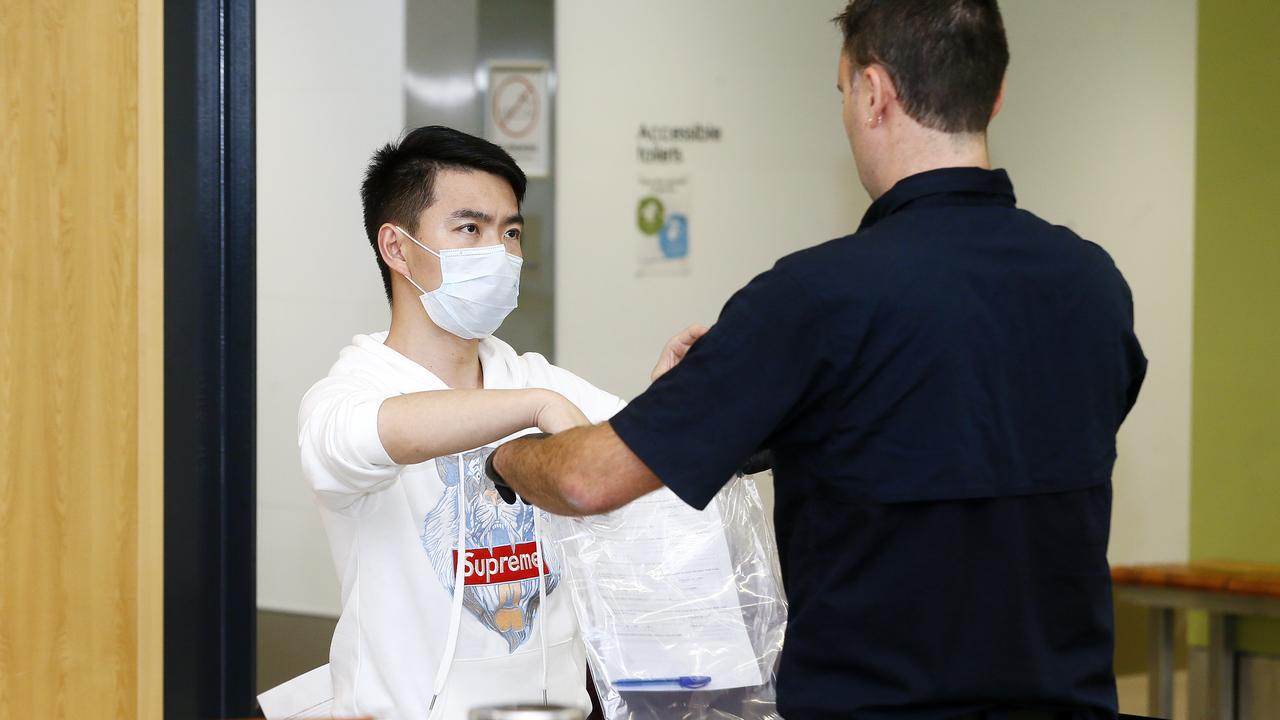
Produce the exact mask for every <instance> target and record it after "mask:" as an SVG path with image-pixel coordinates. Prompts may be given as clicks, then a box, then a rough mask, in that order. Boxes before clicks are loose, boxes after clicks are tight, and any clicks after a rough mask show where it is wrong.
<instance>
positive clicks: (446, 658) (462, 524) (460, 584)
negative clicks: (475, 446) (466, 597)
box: [427, 453, 545, 715]
mask: <svg viewBox="0 0 1280 720" xmlns="http://www.w3.org/2000/svg"><path fill="white" fill-rule="evenodd" d="M457 457H458V542H457V548H458V550H457V552H458V560H457V562H456V563H455V564H454V568H453V605H452V606H451V607H450V608H449V639H448V641H447V642H446V643H445V646H444V655H443V656H442V657H441V658H440V667H439V669H437V670H436V683H435V687H434V689H433V690H432V693H431V704H430V705H428V706H427V713H428V715H429V714H430V713H431V710H432V709H433V708H434V707H435V706H436V700H438V699H439V698H440V694H441V693H442V692H444V685H445V682H446V681H448V679H449V670H450V669H452V667H453V656H454V654H455V651H456V650H457V649H458V629H459V628H460V627H461V625H462V593H463V591H464V589H465V584H466V578H465V577H464V573H463V571H462V570H463V562H464V561H465V559H466V556H467V548H466V540H467V482H466V478H467V475H466V473H467V468H466V466H465V465H464V464H463V463H464V460H463V457H462V453H458V456H457ZM535 527H536V521H535ZM543 685H544V687H545V683H544V684H543Z"/></svg>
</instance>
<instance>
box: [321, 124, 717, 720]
mask: <svg viewBox="0 0 1280 720" xmlns="http://www.w3.org/2000/svg"><path fill="white" fill-rule="evenodd" d="M524 190H525V177H524V173H522V172H521V171H520V169H519V168H518V167H517V166H516V164H515V162H514V161H513V160H512V159H511V157H510V156H509V155H507V153H506V152H504V151H503V150H502V149H501V148H499V147H498V146H496V145H493V144H491V143H489V142H486V141H484V140H481V139H479V138H476V137H472V136H470V135H466V134H464V133H461V132H458V131H455V130H451V129H448V128H443V127H423V128H418V129H417V130H414V131H412V132H411V133H409V134H408V135H407V136H405V137H404V139H403V140H401V141H400V142H399V143H393V144H389V145H387V146H385V147H384V148H382V149H381V150H379V151H378V152H377V153H375V154H374V156H373V159H372V161H371V163H370V165H369V168H368V171H367V173H366V175H365V179H364V184H363V186H362V197H363V201H364V221H365V229H366V232H367V234H368V238H369V242H370V244H371V246H372V248H373V250H374V254H375V257H376V259H377V264H378V267H379V269H380V270H381V273H382V279H383V285H384V288H385V290H386V293H387V298H388V300H389V301H390V303H391V328H390V330H389V331H388V332H381V333H374V334H371V335H358V336H356V337H355V338H354V340H353V341H352V344H351V345H350V346H348V347H346V348H345V349H343V350H342V352H341V353H340V354H339V357H338V361H337V363H336V364H335V365H334V366H333V368H332V369H331V370H330V372H329V375H328V376H327V377H326V378H324V379H323V380H321V381H320V382H318V383H316V384H315V385H314V386H313V387H312V388H311V390H310V391H308V392H307V394H306V396H305V397H304V398H303V401H302V407H301V410H300V412H299V445H300V447H301V454H302V465H303V470H304V474H305V475H306V477H307V479H308V481H309V482H310V483H311V485H312V487H313V489H314V491H315V493H316V497H317V498H318V500H319V505H320V510H321V515H322V518H323V521H324V525H325V529H326V531H327V533H328V535H329V542H330V545H331V549H332V552H333V558H334V563H335V565H336V566H337V570H338V575H339V578H340V579H341V582H342V603H343V609H342V616H341V618H340V619H339V621H338V627H337V630H336V632H335V633H334V638H333V644H332V649H331V652H330V676H331V679H332V686H333V703H334V704H333V712H334V714H335V715H338V716H353V717H354V716H359V715H377V716H379V717H403V718H410V717H412V718H450V719H451V718H462V717H464V716H465V713H466V711H467V710H468V709H469V708H472V707H475V706H478V705H489V704H494V703H501V702H529V701H550V702H553V703H560V704H566V705H576V706H580V707H584V708H585V707H590V701H589V699H588V696H587V694H586V690H585V687H586V684H585V674H586V666H585V661H584V657H583V650H582V646H581V643H580V642H579V640H578V638H577V629H576V626H575V623H574V619H573V615H572V611H571V608H570V605H569V601H568V598H567V593H566V592H565V590H564V589H563V588H562V587H561V582H562V579H561V576H560V573H559V569H558V568H557V567H556V565H555V562H554V559H553V558H550V557H548V555H547V554H545V553H544V552H543V551H544V547H543V544H542V537H541V525H542V512H541V511H538V510H536V509H535V508H533V507H532V506H530V505H527V504H524V503H523V502H516V503H514V504H508V503H506V502H503V500H502V499H501V498H500V497H499V495H498V493H497V491H496V490H495V488H494V486H493V483H492V482H491V481H489V480H488V479H487V478H486V476H485V474H484V463H485V459H486V458H487V456H488V455H489V453H490V452H492V449H493V447H494V446H496V445H497V444H499V443H500V442H501V441H504V440H506V439H510V438H512V437H515V436H518V435H520V434H524V433H527V432H535V431H538V430H541V431H543V432H548V433H555V432H559V431H562V430H566V429H569V428H572V427H576V426H579V425H586V424H589V423H591V422H601V421H603V420H606V419H608V418H609V417H611V416H612V415H613V414H614V413H615V412H617V411H618V410H619V409H620V408H621V407H622V402H621V401H620V400H619V399H618V398H617V397H615V396H613V395H610V394H609V393H606V392H603V391H601V390H599V389H597V388H595V387H593V386H591V385H590V384H589V383H587V382H586V381H584V380H582V379H581V378H578V377H576V376H574V375H573V374H571V373H569V372H567V371H565V370H562V369H561V368H558V367H555V366H553V365H551V364H550V363H548V362H547V361H546V359H544V358H543V357H542V356H540V355H537V354H534V353H529V354H525V355H519V354H517V353H516V352H515V351H514V350H513V349H512V348H511V347H510V346H509V345H507V344H506V343H504V342H502V341H501V340H499V339H497V338H496V337H494V336H493V333H494V332H495V331H496V330H497V329H498V327H499V326H500V325H501V324H502V321H503V319H504V318H505V317H506V316H507V314H508V313H509V312H510V311H511V310H512V309H514V308H515V306H516V303H517V298H518V295H519V280H520V265H521V255H520V234H521V230H522V219H521V216H520V201H521V199H522V197H523V195H524ZM697 334H698V331H697V330H693V329H691V330H690V331H686V333H682V334H681V335H680V336H677V337H676V338H673V339H672V341H671V342H670V343H669V344H668V346H667V348H666V349H665V350H664V352H663V358H665V360H660V367H659V368H658V369H657V370H655V372H658V371H661V370H662V369H663V367H669V366H670V365H671V364H672V363H674V362H675V360H676V359H677V358H678V357H679V356H680V355H682V354H683V351H684V350H685V349H687V347H688V346H689V345H690V344H691V343H692V340H693V338H694V337H695V336H696V335H697ZM459 550H461V551H459ZM544 558H545V559H547V560H548V562H547V564H546V567H545V569H544V568H543V565H542V560H543V559H544Z"/></svg>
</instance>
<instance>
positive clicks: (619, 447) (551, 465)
mask: <svg viewBox="0 0 1280 720" xmlns="http://www.w3.org/2000/svg"><path fill="white" fill-rule="evenodd" d="M493 467H494V470H496V471H497V473H498V474H499V475H501V476H502V479H503V480H505V481H506V482H507V484H509V485H510V486H511V487H512V489H514V490H515V491H516V492H517V493H519V494H520V496H521V497H523V498H524V499H525V500H526V501H527V502H530V503H533V504H534V505H537V506H538V507H540V508H543V509H544V510H549V511H551V512H553V513H555V514H557V515H597V514H600V513H604V512H609V511H610V510H614V509H617V508H620V507H622V506H623V505H626V504H627V503H629V502H631V501H632V500H635V499H636V498H638V497H640V496H641V495H645V494H648V493H650V492H653V491H654V490H657V489H658V488H660V487H662V481H661V480H659V479H658V477H657V476H656V475H654V474H653V472H652V471H650V470H649V468H648V466H646V465H645V464H644V462H643V461H642V460H640V458H638V457H636V454H635V453H633V452H631V448H629V447H627V445H626V443H624V442H622V439H621V438H619V437H618V434H617V433H615V432H614V431H613V427H612V426H611V425H609V423H601V424H599V425H591V426H587V427H578V428H574V429H572V430H566V431H564V432H562V433H558V434H556V435H552V436H551V437H546V438H539V439H534V438H521V439H518V440H513V441H511V442H509V443H506V444H504V445H501V446H499V447H498V449H497V450H495V451H494V453H493Z"/></svg>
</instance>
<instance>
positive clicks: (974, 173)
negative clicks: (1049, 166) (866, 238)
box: [858, 167, 1016, 230]
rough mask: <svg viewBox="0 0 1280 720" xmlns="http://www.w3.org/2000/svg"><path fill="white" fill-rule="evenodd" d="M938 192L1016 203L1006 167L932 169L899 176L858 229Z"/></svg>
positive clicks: (954, 201)
mask: <svg viewBox="0 0 1280 720" xmlns="http://www.w3.org/2000/svg"><path fill="white" fill-rule="evenodd" d="M937 195H952V196H956V195H968V196H970V197H971V198H972V197H974V196H985V197H983V198H982V199H981V202H980V203H979V204H984V205H1004V206H1006V207H1014V204H1015V202H1016V199H1015V197H1014V195H1013V183H1012V182H1010V181H1009V174H1008V173H1006V172H1005V171H1004V170H986V169H984V168H980V167H956V168H942V169H940V170H929V171H926V172H922V173H918V174H915V175H911V176H909V177H905V178H903V179H901V180H899V181H898V182H897V184H895V185H894V186H893V187H892V188H890V189H889V191H888V192H886V193H885V194H883V195H881V196H880V197H878V198H876V201H875V202H873V203H871V207H869V208H867V213H866V214H865V215H863V216H862V224H861V225H859V226H858V229H859V230H865V229H867V228H869V227H871V226H872V225H875V224H876V223H877V222H879V221H881V220H883V219H884V218H887V217H889V216H890V215H892V214H894V213H896V212H898V211H899V210H902V209H903V208H905V207H906V206H908V205H910V204H912V203H914V202H916V201H917V200H920V199H921V198H925V197H929V196H937ZM938 200H939V201H940V204H966V203H964V202H962V201H959V200H958V198H955V197H952V198H938ZM948 201H951V202H948Z"/></svg>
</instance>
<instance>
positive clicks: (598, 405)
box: [531, 353, 627, 423]
mask: <svg viewBox="0 0 1280 720" xmlns="http://www.w3.org/2000/svg"><path fill="white" fill-rule="evenodd" d="M531 354H532V353H531ZM538 359H542V356H541V355H539V356H538ZM543 362H544V363H546V360H543ZM546 371H547V373H548V375H549V377H550V382H549V383H548V386H549V387H550V388H551V389H552V390H555V391H556V392H558V393H560V394H561V395H564V396H565V397H566V398H568V399H569V401H570V402H572V403H573V404H574V405H577V406H578V409H579V410H581V411H582V414H583V415H586V416H587V419H588V420H590V421H591V422H593V423H602V422H604V421H606V420H608V419H609V418H611V417H613V416H614V415H616V414H617V413H618V411H619V410H621V409H622V408H624V407H626V405H627V404H626V403H625V402H624V401H623V400H621V399H620V398H619V397H618V396H617V395H614V394H612V393H607V392H605V391H604V390H601V389H600V388H598V387H596V386H595V385H592V384H591V383H589V382H587V381H586V380H583V379H582V378H580V377H578V376H577V375H574V374H573V373H571V372H569V371H568V370H565V369H564V368H561V367H557V366H555V365H552V364H550V363H547V364H546Z"/></svg>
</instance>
